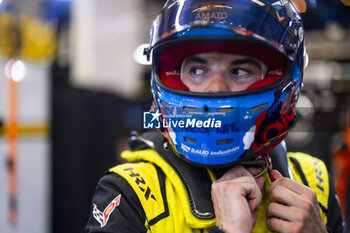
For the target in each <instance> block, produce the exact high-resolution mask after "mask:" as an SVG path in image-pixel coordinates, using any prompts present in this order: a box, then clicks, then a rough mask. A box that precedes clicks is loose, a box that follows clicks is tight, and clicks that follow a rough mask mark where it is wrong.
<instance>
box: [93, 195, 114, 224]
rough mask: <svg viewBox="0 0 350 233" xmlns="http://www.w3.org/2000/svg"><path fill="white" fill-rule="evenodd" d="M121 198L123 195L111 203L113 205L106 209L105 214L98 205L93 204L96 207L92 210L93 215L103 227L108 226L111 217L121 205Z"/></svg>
mask: <svg viewBox="0 0 350 233" xmlns="http://www.w3.org/2000/svg"><path fill="white" fill-rule="evenodd" d="M120 198H121V194H119V195H118V196H117V197H116V198H114V199H113V200H112V201H111V203H109V204H108V206H107V207H106V208H105V209H104V211H103V212H102V211H100V210H99V209H97V205H96V204H95V203H93V206H94V207H93V210H92V214H93V216H94V218H95V219H96V220H97V222H99V223H100V225H101V227H104V226H106V224H107V222H108V219H109V216H110V215H111V213H112V212H113V210H114V209H115V207H117V206H118V205H119V204H120Z"/></svg>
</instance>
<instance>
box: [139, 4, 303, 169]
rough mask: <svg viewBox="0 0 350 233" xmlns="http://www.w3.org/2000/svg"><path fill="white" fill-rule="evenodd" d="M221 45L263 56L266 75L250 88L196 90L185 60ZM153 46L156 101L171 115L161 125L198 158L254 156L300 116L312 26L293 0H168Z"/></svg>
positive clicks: (210, 161) (181, 152) (208, 162)
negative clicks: (185, 74)
mask: <svg viewBox="0 0 350 233" xmlns="http://www.w3.org/2000/svg"><path fill="white" fill-rule="evenodd" d="M214 51H215V52H222V53H231V54H238V55H244V56H249V57H254V58H257V59H258V60H260V61H262V62H263V63H264V64H266V66H267V68H268V70H267V72H266V75H265V77H264V78H263V79H262V80H261V81H258V82H256V83H254V84H252V85H251V86H249V87H248V88H247V89H246V90H243V91H238V92H223V93H199V92H193V91H189V89H188V87H187V86H186V85H184V83H182V81H181V77H180V75H179V70H180V68H181V63H182V61H183V60H184V58H186V57H188V56H191V55H194V54H198V53H206V52H214ZM145 54H146V55H147V56H148V58H149V59H151V60H152V78H151V85H152V93H153V98H154V101H153V108H154V110H157V111H159V112H160V113H161V118H162V121H163V123H164V122H166V124H163V125H162V126H161V128H160V131H161V132H162V133H163V134H164V135H165V136H166V138H167V139H168V141H169V143H170V145H171V148H172V149H173V150H174V151H175V153H176V154H177V155H178V156H180V157H181V158H183V159H185V160H187V161H189V162H190V163H193V164H196V165H202V166H227V165H230V164H232V163H235V162H239V161H243V160H252V159H254V158H256V157H257V156H260V155H262V154H265V153H266V152H268V151H269V150H271V149H272V148H274V147H275V146H277V145H278V144H279V143H280V142H281V141H282V140H283V139H284V138H285V137H286V136H287V132H288V130H289V129H290V128H291V127H292V126H293V125H294V123H295V121H296V118H295V109H294V108H295V102H296V100H297V97H298V94H299V90H300V87H301V83H302V76H303V68H304V67H303V65H304V55H305V51H304V29H303V25H302V21H301V18H300V16H299V14H298V13H297V11H296V10H295V8H294V6H293V5H292V4H291V3H290V2H289V1H288V0H280V1H270V0H168V1H167V2H166V4H165V5H164V7H163V9H162V11H161V12H160V14H159V15H158V17H157V18H156V19H155V21H154V23H153V27H152V30H151V41H150V47H149V48H147V49H146V50H145ZM174 117H177V118H176V119H177V121H176V122H175V121H174ZM181 121H182V123H181ZM174 122H175V123H174ZM198 122H199V123H198ZM182 126H184V127H182ZM205 126H206V127H205Z"/></svg>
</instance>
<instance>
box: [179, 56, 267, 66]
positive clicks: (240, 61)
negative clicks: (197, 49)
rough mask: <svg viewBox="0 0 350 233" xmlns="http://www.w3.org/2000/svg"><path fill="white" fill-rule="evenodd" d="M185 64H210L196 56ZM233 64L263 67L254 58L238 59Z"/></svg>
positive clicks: (191, 57)
mask: <svg viewBox="0 0 350 233" xmlns="http://www.w3.org/2000/svg"><path fill="white" fill-rule="evenodd" d="M185 62H197V63H201V64H208V61H207V60H206V59H203V58H200V57H198V56H195V55H194V56H190V57H188V58H186V60H185ZM231 64H232V65H242V64H252V65H254V66H256V67H261V64H260V62H258V61H257V60H256V59H254V58H242V59H238V60H235V61H233V62H232V63H231Z"/></svg>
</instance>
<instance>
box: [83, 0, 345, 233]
mask: <svg viewBox="0 0 350 233" xmlns="http://www.w3.org/2000/svg"><path fill="white" fill-rule="evenodd" d="M145 53H146V55H147V56H148V57H149V58H150V57H152V92H153V96H154V104H153V110H154V113H153V119H152V121H153V120H156V119H157V118H158V117H159V116H160V118H161V121H160V122H163V124H162V125H160V129H159V131H160V132H161V134H160V133H157V132H148V133H144V134H142V135H139V134H137V133H133V134H132V137H131V139H130V146H131V149H132V151H125V152H123V153H122V157H124V158H125V159H127V160H128V161H130V162H131V163H126V164H122V165H119V166H117V167H114V168H112V169H111V170H110V171H109V172H108V174H107V175H106V176H104V177H103V178H102V179H101V180H100V182H99V184H98V187H97V189H96V194H95V196H94V198H93V200H92V202H93V208H92V212H91V216H90V219H89V221H88V224H87V227H86V230H87V232H269V231H276V232H327V231H328V232H345V226H344V224H343V221H342V217H341V214H340V207H339V203H338V201H337V198H336V193H335V191H334V186H333V183H332V180H331V178H330V177H329V175H328V172H327V169H326V167H325V165H324V163H323V162H322V161H320V160H318V159H316V158H314V157H311V156H309V155H305V154H302V153H288V154H287V153H286V151H285V147H284V146H283V139H284V138H285V137H286V135H287V132H288V130H289V129H290V128H291V127H292V126H293V124H294V122H295V112H294V107H295V101H296V100H297V97H298V95H299V92H300V87H301V83H302V75H303V69H304V59H305V49H304V30H303V27H302V22H301V19H300V16H299V15H298V13H297V12H296V10H295V8H294V6H293V5H292V4H291V3H290V2H288V1H277V2H270V1H263V0H254V1H249V0H183V1H175V0H169V1H168V2H167V3H166V4H165V6H164V8H163V10H162V11H161V13H160V14H159V16H158V17H157V19H156V20H155V21H154V24H153V28H152V32H151V43H150V48H149V49H148V50H146V51H145Z"/></svg>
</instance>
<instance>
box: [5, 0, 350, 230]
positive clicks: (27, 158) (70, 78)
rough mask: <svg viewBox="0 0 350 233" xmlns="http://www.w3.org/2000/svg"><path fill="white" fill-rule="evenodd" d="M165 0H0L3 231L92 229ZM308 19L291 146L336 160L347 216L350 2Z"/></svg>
mask: <svg viewBox="0 0 350 233" xmlns="http://www.w3.org/2000/svg"><path fill="white" fill-rule="evenodd" d="M164 3H165V1H164V0H143V1H141V0H127V1H124V0H123V1H122V0H99V1H94V0H0V232H5V233H12V232H13V233H19V232H20V233H22V232H23V233H24V232H26V233H71V232H72V233H73V232H74V233H78V232H84V226H85V223H86V221H87V218H88V215H89V211H90V206H91V203H90V201H91V198H92V195H93V192H94V189H95V186H96V183H97V181H98V179H99V178H100V177H101V176H102V175H103V174H104V172H105V171H106V169H108V168H109V167H111V166H114V165H115V164H118V163H122V162H123V161H122V160H121V159H120V157H119V153H120V151H121V150H123V149H125V148H127V139H128V134H129V131H130V130H132V129H136V130H139V131H141V129H142V126H141V123H142V111H143V110H144V109H147V108H149V106H150V103H151V94H150V91H149V82H150V67H149V65H147V64H146V63H145V61H144V60H143V59H142V51H143V49H142V47H143V44H145V43H148V40H149V29H150V27H151V24H152V20H153V19H154V18H155V16H156V15H157V13H158V12H159V10H160V9H161V7H162V6H163V4H164ZM302 17H303V18H304V22H305V28H306V31H307V32H306V36H307V40H306V46H307V51H308V54H309V58H310V62H309V66H308V67H307V69H306V72H305V77H304V89H303V94H302V96H301V97H300V100H299V102H298V108H297V111H298V115H299V123H298V125H297V127H296V128H294V129H293V132H292V133H290V135H289V136H288V138H287V140H286V142H287V146H288V148H289V150H290V151H304V152H306V153H310V154H312V155H315V156H317V157H319V158H321V159H323V160H324V161H325V162H326V164H327V166H328V169H329V170H330V171H332V173H333V176H334V179H335V181H336V184H337V188H338V191H339V196H340V200H341V202H342V208H343V211H344V214H345V212H346V210H347V209H346V204H349V203H346V196H350V191H348V190H347V189H348V188H347V187H348V186H347V184H348V182H347V180H348V178H349V176H350V117H349V116H350V2H349V0H318V1H315V0H307V9H306V11H305V12H304V13H303V14H302ZM347 193H348V194H347ZM348 211H350V210H348ZM347 217H348V218H349V216H347Z"/></svg>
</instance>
